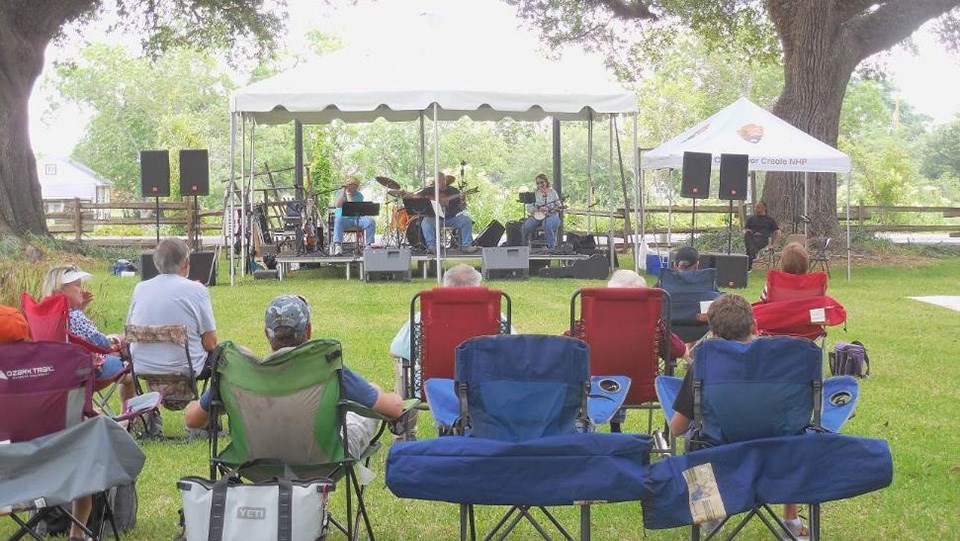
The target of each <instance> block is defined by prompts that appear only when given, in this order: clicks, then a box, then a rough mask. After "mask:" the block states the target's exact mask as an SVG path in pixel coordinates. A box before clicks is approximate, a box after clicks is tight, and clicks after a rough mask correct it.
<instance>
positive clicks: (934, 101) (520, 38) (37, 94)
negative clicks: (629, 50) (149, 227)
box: [30, 0, 960, 155]
mask: <svg viewBox="0 0 960 541" xmlns="http://www.w3.org/2000/svg"><path fill="white" fill-rule="evenodd" d="M287 1H288V4H289V8H290V19H289V21H288V24H287V30H288V35H287V39H286V44H287V46H288V47H290V48H291V49H293V50H297V49H301V48H302V46H303V43H304V41H303V36H304V35H305V34H306V32H307V31H308V30H310V29H313V28H320V29H323V31H324V32H326V33H328V34H336V35H340V36H342V37H343V38H344V41H345V42H346V43H347V44H362V45H363V46H364V47H371V48H373V49H377V48H396V47H401V46H403V47H406V46H410V45H413V44H416V43H423V42H424V41H425V40H430V41H431V42H432V43H440V44H442V43H444V42H445V40H468V41H467V42H468V43H475V44H476V46H477V47H478V48H482V49H489V48H507V49H511V48H526V49H536V48H537V47H538V42H537V36H536V35H535V33H532V32H525V31H523V30H519V29H518V28H517V27H518V25H519V22H518V21H517V20H516V19H515V16H514V11H513V8H511V7H510V6H507V5H505V4H504V3H503V2H501V1H499V0H402V1H398V0H379V1H376V2H370V1H369V0H360V1H359V2H358V5H356V6H354V7H348V8H347V7H345V8H339V9H335V10H331V9H330V8H329V7H325V6H323V3H322V2H320V1H319V0H287ZM84 34H85V37H86V39H88V40H91V41H107V42H115V43H123V42H124V40H125V41H126V43H130V42H132V41H134V40H132V39H131V38H130V37H129V36H128V37H122V36H118V35H117V34H116V33H113V34H110V35H107V34H106V33H105V32H103V31H102V30H101V29H98V28H92V29H85V32H84ZM914 41H915V43H916V46H917V49H918V55H916V56H914V55H913V54H912V53H909V52H907V51H905V50H895V51H894V52H893V53H892V54H890V55H889V58H888V59H887V60H886V65H887V66H888V68H889V69H888V73H889V75H890V78H891V80H892V82H893V83H894V85H895V86H897V87H899V89H900V95H901V97H902V98H903V99H904V100H905V101H907V102H909V103H910V104H911V105H913V106H914V108H915V109H916V110H917V111H918V112H921V113H924V114H926V115H929V116H930V117H932V118H933V119H934V122H936V123H942V122H946V121H949V120H950V119H952V118H953V117H954V115H956V114H957V113H958V112H960V92H957V91H956V89H957V88H960V59H958V58H957V57H956V56H955V55H952V54H950V53H947V52H946V51H945V50H944V48H943V47H942V46H941V45H939V44H938V43H937V40H936V36H934V35H933V33H932V32H931V31H930V30H929V29H928V28H924V29H922V30H921V31H920V32H918V33H917V34H916V35H915V37H914ZM78 47H79V45H78V44H77V43H75V42H73V43H67V44H65V45H51V46H50V47H49V48H48V50H47V67H46V69H45V70H44V75H46V74H47V73H48V72H49V70H50V69H51V64H52V62H53V61H55V60H57V59H63V58H70V57H72V56H73V55H74V54H75V53H76V49H77V48H78ZM564 60H565V61H566V62H574V63H580V64H581V65H582V66H584V67H583V70H584V71H593V70H594V69H596V65H597V64H599V63H600V61H599V59H596V58H591V57H589V56H588V55H584V54H582V53H579V52H577V51H568V52H567V53H565V55H564ZM588 66H589V67H588ZM442 69H447V70H450V72H451V76H453V77H455V76H456V71H457V70H461V69H470V68H469V66H444V67H442ZM42 80H43V79H42V77H41V81H42ZM51 91H52V89H51V88H49V85H42V84H38V86H37V87H36V88H35V91H34V94H33V97H32V99H31V103H30V133H31V139H32V142H33V148H34V150H36V151H38V152H41V153H44V154H63V155H68V154H69V153H70V151H71V150H72V148H73V145H74V144H76V142H77V140H79V138H80V136H81V135H82V133H83V129H84V126H85V124H86V119H87V113H84V112H83V111H79V110H77V109H76V108H67V110H63V111H60V112H58V113H57V114H56V115H55V116H53V117H52V118H42V114H43V112H44V111H45V109H46V104H47V99H48V98H49V95H50V92H51ZM224 107H226V104H224ZM226 136H227V134H224V137H226Z"/></svg>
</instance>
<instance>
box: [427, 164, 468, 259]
mask: <svg viewBox="0 0 960 541" xmlns="http://www.w3.org/2000/svg"><path fill="white" fill-rule="evenodd" d="M454 180H456V179H455V177H454V176H453V175H445V174H443V173H438V174H437V186H438V187H439V188H440V200H439V201H438V203H439V207H440V209H441V210H442V213H438V214H441V215H440V216H437V217H436V218H434V217H425V218H424V219H423V220H422V221H421V222H420V229H421V230H422V231H423V237H424V241H425V242H426V243H427V249H428V250H430V251H431V252H434V253H436V250H437V239H436V237H435V235H436V231H437V229H436V228H437V220H442V224H443V227H449V228H454V229H460V247H461V249H462V250H463V251H464V252H466V253H473V252H476V251H477V247H476V246H473V222H472V221H471V220H470V215H469V214H467V212H466V210H465V209H466V201H465V197H466V195H467V194H466V193H461V192H460V190H458V189H456V188H454V187H453V186H450V182H452V181H454ZM434 196H435V194H434V186H427V187H426V188H424V189H422V190H420V191H419V192H417V193H416V194H414V195H413V197H419V198H424V199H434ZM435 208H436V207H435Z"/></svg>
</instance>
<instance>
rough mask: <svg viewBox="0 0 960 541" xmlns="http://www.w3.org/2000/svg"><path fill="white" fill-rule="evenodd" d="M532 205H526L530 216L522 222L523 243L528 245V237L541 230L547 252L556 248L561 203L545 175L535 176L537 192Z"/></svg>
mask: <svg viewBox="0 0 960 541" xmlns="http://www.w3.org/2000/svg"><path fill="white" fill-rule="evenodd" d="M533 193H534V201H533V203H528V204H527V213H529V214H530V216H529V217H528V218H527V220H526V221H525V222H523V228H522V231H523V243H524V244H530V237H531V236H532V235H533V234H534V233H535V232H536V231H537V229H538V228H543V237H544V240H545V241H546V243H547V249H548V250H555V249H556V248H557V230H558V229H559V228H560V210H561V209H562V208H563V203H562V202H561V201H560V196H559V195H557V191H556V190H554V189H553V188H551V187H550V179H548V178H547V175H545V174H543V173H540V174H539V175H537V191H535V192H533Z"/></svg>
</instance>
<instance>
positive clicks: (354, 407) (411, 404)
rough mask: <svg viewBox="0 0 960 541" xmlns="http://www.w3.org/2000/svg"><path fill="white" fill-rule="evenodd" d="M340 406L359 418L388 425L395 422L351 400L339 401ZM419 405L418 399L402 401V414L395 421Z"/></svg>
mask: <svg viewBox="0 0 960 541" xmlns="http://www.w3.org/2000/svg"><path fill="white" fill-rule="evenodd" d="M340 404H341V405H343V406H344V407H346V409H347V411H352V412H354V413H356V414H357V415H360V416H363V417H369V418H371V419H377V420H379V421H383V422H386V423H389V422H391V421H395V420H396V419H391V418H390V417H388V416H386V415H384V414H382V413H380V412H379V411H377V410H375V409H373V408H368V407H367V406H364V405H363V404H360V403H358V402H354V401H352V400H341V401H340ZM419 405H420V399H419V398H408V399H406V400H404V401H403V413H401V414H400V417H397V419H401V418H403V417H404V416H405V415H407V414H408V413H410V412H411V411H413V410H415V409H417V406H419Z"/></svg>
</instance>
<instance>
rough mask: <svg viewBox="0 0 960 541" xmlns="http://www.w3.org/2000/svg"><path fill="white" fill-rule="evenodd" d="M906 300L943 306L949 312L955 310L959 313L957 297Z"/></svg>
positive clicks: (944, 296)
mask: <svg viewBox="0 0 960 541" xmlns="http://www.w3.org/2000/svg"><path fill="white" fill-rule="evenodd" d="M907 298H908V299H913V300H915V301H920V302H928V303H930V304H936V305H937V306H943V307H944V308H949V309H951V310H956V311H957V312H960V297H957V296H951V295H932V296H929V297H907Z"/></svg>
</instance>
